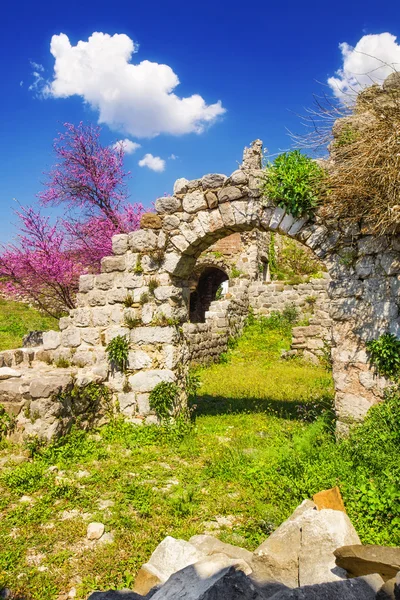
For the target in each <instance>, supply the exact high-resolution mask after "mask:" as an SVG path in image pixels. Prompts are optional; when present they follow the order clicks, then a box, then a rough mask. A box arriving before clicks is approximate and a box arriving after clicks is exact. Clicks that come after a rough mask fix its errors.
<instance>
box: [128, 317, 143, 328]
mask: <svg viewBox="0 0 400 600" xmlns="http://www.w3.org/2000/svg"><path fill="white" fill-rule="evenodd" d="M124 321H125V325H126V326H127V327H128V329H134V328H135V327H137V326H138V325H140V324H141V322H142V320H141V319H139V317H132V315H129V314H128V315H125V317H124Z"/></svg>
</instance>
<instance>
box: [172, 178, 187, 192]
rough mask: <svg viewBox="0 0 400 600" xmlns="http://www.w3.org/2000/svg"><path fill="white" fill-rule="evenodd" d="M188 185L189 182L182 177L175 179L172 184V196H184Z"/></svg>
mask: <svg viewBox="0 0 400 600" xmlns="http://www.w3.org/2000/svg"><path fill="white" fill-rule="evenodd" d="M188 183H189V181H188V180H187V179H185V178H184V177H181V178H180V179H177V180H176V181H175V183H174V194H175V195H176V194H186V192H187V191H188Z"/></svg>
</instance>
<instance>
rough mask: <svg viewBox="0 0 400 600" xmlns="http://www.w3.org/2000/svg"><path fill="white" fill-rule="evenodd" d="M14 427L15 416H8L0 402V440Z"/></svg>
mask: <svg viewBox="0 0 400 600" xmlns="http://www.w3.org/2000/svg"><path fill="white" fill-rule="evenodd" d="M14 427H15V418H13V417H12V416H10V415H9V414H8V413H7V412H6V409H5V408H4V406H3V405H2V404H0V440H1V438H2V437H5V436H6V435H8V434H9V433H11V432H12V430H13V429H14Z"/></svg>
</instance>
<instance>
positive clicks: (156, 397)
mask: <svg viewBox="0 0 400 600" xmlns="http://www.w3.org/2000/svg"><path fill="white" fill-rule="evenodd" d="M178 401H179V388H178V386H177V385H176V383H173V382H172V381H162V382H161V383H158V384H157V385H156V386H155V388H153V390H152V391H151V392H150V396H149V404H150V408H151V410H153V411H154V412H155V413H156V415H157V417H158V418H159V419H160V421H164V420H168V419H169V418H170V417H171V416H173V415H174V413H175V412H176V409H177V406H178Z"/></svg>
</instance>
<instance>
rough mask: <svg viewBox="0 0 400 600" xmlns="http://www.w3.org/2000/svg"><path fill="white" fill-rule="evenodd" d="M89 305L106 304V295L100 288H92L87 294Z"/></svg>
mask: <svg viewBox="0 0 400 600" xmlns="http://www.w3.org/2000/svg"><path fill="white" fill-rule="evenodd" d="M88 304H89V306H104V305H105V304H106V295H105V293H104V292H102V291H101V290H93V291H92V292H89V294H88Z"/></svg>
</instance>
